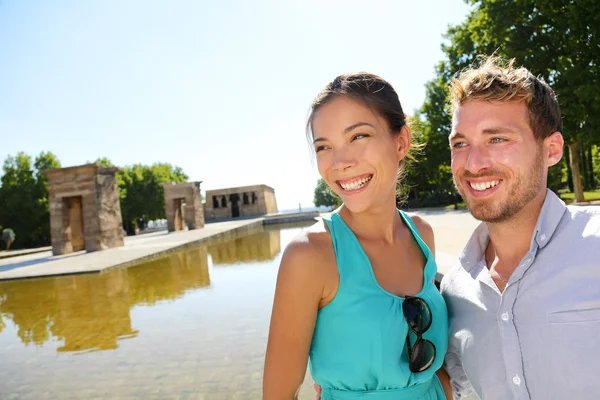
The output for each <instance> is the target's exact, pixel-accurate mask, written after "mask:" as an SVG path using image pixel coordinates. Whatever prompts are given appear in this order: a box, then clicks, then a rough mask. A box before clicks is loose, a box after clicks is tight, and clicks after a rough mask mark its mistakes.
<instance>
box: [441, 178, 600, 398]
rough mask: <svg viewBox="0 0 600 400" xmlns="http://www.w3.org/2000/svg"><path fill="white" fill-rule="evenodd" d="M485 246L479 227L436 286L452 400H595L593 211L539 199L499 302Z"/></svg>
mask: <svg viewBox="0 0 600 400" xmlns="http://www.w3.org/2000/svg"><path fill="white" fill-rule="evenodd" d="M488 242H489V234H488V230H487V227H486V225H485V224H484V223H482V224H481V225H479V227H478V228H477V229H476V230H475V232H474V233H473V235H472V236H471V238H470V239H469V242H468V243H467V246H466V247H465V249H464V251H463V253H462V255H461V257H460V263H459V265H457V266H456V267H455V268H453V269H452V270H451V271H450V273H449V274H447V275H446V276H445V277H444V279H443V281H442V294H443V296H444V298H445V300H446V304H447V306H448V314H449V325H450V330H449V336H450V340H449V348H448V353H447V355H446V362H445V367H446V370H447V371H448V373H449V375H450V379H451V383H452V386H453V391H454V394H455V398H461V397H464V396H466V395H468V394H469V393H470V392H472V391H473V390H474V391H475V392H476V393H477V394H478V395H479V397H481V398H483V399H485V400H493V399H502V400H506V399H534V400H537V399H544V400H546V399H573V400H575V399H577V400H581V399H598V398H600V366H599V365H598V362H600V207H595V206H589V207H581V206H565V204H564V203H563V202H562V200H560V199H559V198H558V197H557V196H556V195H555V194H554V193H553V192H552V191H550V190H548V192H547V195H546V199H545V201H544V205H543V207H542V211H541V213H540V216H539V219H538V221H537V224H536V227H535V230H534V232H533V237H532V238H531V246H530V248H529V251H528V252H527V254H526V255H525V256H524V257H523V259H522V260H521V262H520V263H519V265H518V267H517V268H516V269H515V271H514V272H513V274H512V275H511V277H510V279H509V281H508V284H507V286H506V288H505V290H504V292H503V293H500V291H499V290H498V288H497V286H496V284H495V283H494V281H493V280H492V277H491V275H490V273H489V270H488V268H487V266H486V262H485V249H486V246H487V244H488Z"/></svg>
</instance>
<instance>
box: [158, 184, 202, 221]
mask: <svg viewBox="0 0 600 400" xmlns="http://www.w3.org/2000/svg"><path fill="white" fill-rule="evenodd" d="M200 183H201V182H186V183H174V182H173V183H163V188H164V189H165V211H166V214H167V227H168V229H169V232H173V231H181V230H184V229H185V226H186V225H187V227H188V229H199V228H202V227H204V209H203V206H202V199H201V198H200Z"/></svg>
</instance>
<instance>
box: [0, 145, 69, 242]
mask: <svg viewBox="0 0 600 400" xmlns="http://www.w3.org/2000/svg"><path fill="white" fill-rule="evenodd" d="M59 166H60V163H59V162H58V160H57V159H56V157H55V156H54V155H53V154H52V153H49V152H46V153H41V154H40V155H39V156H38V157H36V159H35V163H34V165H32V160H31V157H30V156H28V155H27V154H25V153H24V152H19V153H18V154H17V155H16V156H14V157H13V156H8V157H7V158H6V160H5V161H4V165H3V174H2V178H0V182H1V184H2V186H0V204H2V207H0V224H2V225H3V226H10V227H11V228H12V229H13V230H14V232H15V234H16V237H17V239H16V241H15V243H14V247H15V248H22V247H36V246H42V245H47V244H48V243H49V242H50V227H49V216H48V183H47V178H46V176H45V175H43V174H42V173H41V171H43V170H45V169H49V168H55V167H59Z"/></svg>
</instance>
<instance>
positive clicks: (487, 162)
mask: <svg viewBox="0 0 600 400" xmlns="http://www.w3.org/2000/svg"><path fill="white" fill-rule="evenodd" d="M491 166H492V160H491V157H490V153H489V151H488V150H487V149H486V148H485V147H482V146H471V147H470V149H469V156H468V158H467V165H466V166H465V168H466V170H467V171H469V172H471V173H473V174H476V173H478V172H480V171H482V170H484V169H487V168H490V167H491Z"/></svg>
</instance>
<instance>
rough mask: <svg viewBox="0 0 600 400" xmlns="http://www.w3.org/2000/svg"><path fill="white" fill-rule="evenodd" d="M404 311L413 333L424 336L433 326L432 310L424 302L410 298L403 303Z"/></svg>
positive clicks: (416, 298)
mask: <svg viewBox="0 0 600 400" xmlns="http://www.w3.org/2000/svg"><path fill="white" fill-rule="evenodd" d="M402 311H403V312H404V317H405V318H406V322H408V325H409V326H410V328H411V329H412V330H413V332H415V333H417V334H422V333H423V332H425V331H426V330H427V329H429V327H430V326H431V310H430V309H429V306H428V305H427V303H425V301H424V300H422V299H420V298H418V297H410V298H408V299H406V300H404V302H403V303H402Z"/></svg>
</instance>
